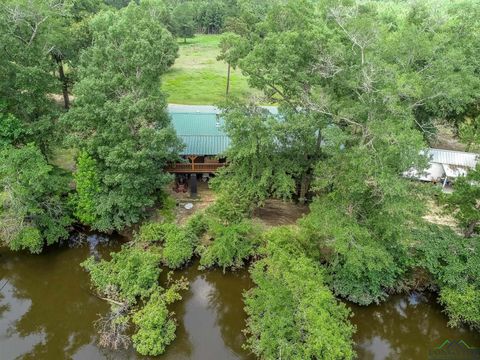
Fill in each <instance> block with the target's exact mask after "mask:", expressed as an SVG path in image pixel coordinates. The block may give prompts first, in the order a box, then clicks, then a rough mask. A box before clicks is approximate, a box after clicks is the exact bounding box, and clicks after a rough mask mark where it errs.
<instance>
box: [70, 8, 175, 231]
mask: <svg viewBox="0 0 480 360" xmlns="http://www.w3.org/2000/svg"><path fill="white" fill-rule="evenodd" d="M162 9H163V5H162V3H161V2H158V1H145V2H142V4H141V5H137V4H135V3H131V4H130V5H129V6H127V7H125V8H123V9H121V10H118V11H116V12H115V11H106V12H103V13H100V14H99V15H97V16H96V17H95V18H93V19H92V21H91V31H92V36H93V45H92V46H91V47H90V48H89V49H88V50H87V51H85V52H84V54H83V55H82V59H81V67H80V70H79V77H80V80H79V82H78V83H77V84H76V86H75V88H74V93H75V96H76V97H77V99H76V102H75V106H74V107H73V108H72V109H71V111H70V112H69V113H68V114H67V115H66V116H65V119H64V121H65V123H66V124H67V125H68V126H69V127H70V129H71V132H72V134H73V136H72V138H73V139H74V143H75V144H76V146H78V147H79V148H81V149H82V151H83V152H84V154H85V153H86V154H87V155H88V158H89V159H90V160H89V165H88V166H87V167H84V166H82V167H79V169H78V170H77V174H76V178H77V179H84V180H85V179H87V180H88V179H92V181H95V183H94V184H92V186H88V184H87V186H82V187H79V188H78V197H79V198H80V199H82V203H81V204H94V206H89V207H88V212H89V213H88V214H85V215H86V216H84V217H83V218H84V219H90V220H91V221H89V225H91V226H93V227H94V228H96V229H99V230H105V231H106V230H113V229H122V228H123V227H125V226H129V225H131V224H133V223H136V222H138V221H139V220H140V219H141V218H142V216H143V215H145V212H146V211H147V209H148V208H149V207H152V206H153V205H154V203H155V201H156V200H157V199H158V196H159V195H160V194H161V192H162V187H163V186H164V185H165V184H166V183H167V182H168V181H169V180H170V176H169V175H168V174H167V173H165V172H164V171H163V170H162V168H163V167H164V166H165V164H166V162H167V161H169V160H173V159H175V157H176V154H177V150H178V149H179V147H180V143H179V141H178V139H177V137H176V135H175V132H174V130H173V128H172V126H171V125H170V119H169V117H168V114H167V113H166V110H165V97H164V95H163V94H162V92H161V91H160V87H159V81H160V76H161V75H162V74H163V73H165V71H166V70H167V69H168V68H169V67H170V66H171V65H172V64H173V62H174V60H175V58H176V56H177V50H178V47H177V44H176V43H175V40H174V38H173V37H172V35H171V34H170V33H169V32H168V31H167V30H166V29H165V27H164V26H163V25H162V23H161V21H160V20H161V17H162V11H161V10H162ZM156 10H159V11H156ZM82 159H86V158H82ZM82 161H83V160H82ZM83 170H85V171H88V175H87V176H85V175H84V174H82V171H83ZM83 184H84V185H85V182H84V183H83ZM83 190H85V192H84V191H83ZM92 190H93V191H92ZM79 205H80V204H79ZM81 211H82V208H81V207H78V208H77V214H78V212H81ZM79 217H80V218H82V216H79Z"/></svg>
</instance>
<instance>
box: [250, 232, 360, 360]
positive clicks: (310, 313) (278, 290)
mask: <svg viewBox="0 0 480 360" xmlns="http://www.w3.org/2000/svg"><path fill="white" fill-rule="evenodd" d="M265 237H266V245H265V249H264V255H265V258H264V259H262V260H260V261H258V262H256V263H255V265H254V266H253V268H252V269H251V276H252V279H253V282H254V283H255V285H256V286H255V287H254V288H252V289H251V290H249V291H248V292H246V294H245V305H246V307H245V310H246V312H247V315H248V316H249V318H248V320H247V329H246V331H247V334H248V335H249V338H248V340H247V343H246V347H247V348H248V349H249V350H251V351H252V352H253V353H254V354H255V355H257V356H258V357H259V358H261V359H266V360H267V359H298V360H301V359H353V358H354V354H355V353H354V351H353V349H352V338H351V337H352V334H353V332H354V328H353V326H352V325H351V324H350V323H349V322H348V317H349V314H350V312H349V310H348V309H347V307H346V306H345V305H344V304H341V303H338V302H337V300H336V299H335V297H334V296H333V294H332V293H331V292H330V290H329V289H328V287H327V286H326V285H325V282H324V272H323V270H322V269H321V268H320V267H319V266H318V264H316V263H315V262H314V261H312V260H311V259H309V258H308V257H306V256H305V255H304V254H303V251H302V250H301V249H300V247H299V246H298V243H296V242H295V237H296V234H295V233H294V231H292V230H290V229H286V228H278V229H275V230H272V231H271V232H269V233H268V234H267V235H266V236H265Z"/></svg>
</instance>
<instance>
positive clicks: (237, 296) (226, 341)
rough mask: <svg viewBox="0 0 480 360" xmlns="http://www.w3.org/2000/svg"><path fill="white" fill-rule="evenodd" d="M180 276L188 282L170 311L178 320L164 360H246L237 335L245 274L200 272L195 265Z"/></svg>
mask: <svg viewBox="0 0 480 360" xmlns="http://www.w3.org/2000/svg"><path fill="white" fill-rule="evenodd" d="M181 275H183V276H185V277H186V278H187V279H189V281H190V289H189V291H188V292H187V294H186V295H185V296H184V299H183V301H182V302H181V303H177V305H176V308H175V309H174V310H175V312H176V313H177V318H178V319H180V320H181V321H180V324H179V325H180V326H179V328H178V331H177V340H176V341H175V342H174V343H173V344H172V346H171V347H170V348H169V349H168V351H167V353H166V354H165V359H169V360H170V359H199V360H203V359H205V360H207V359H222V360H223V359H225V360H229V359H232V360H234V359H235V360H236V359H250V358H251V357H250V356H249V355H248V353H247V352H246V351H245V350H243V349H242V344H243V343H244V340H245V339H244V337H243V334H242V332H241V330H242V329H243V328H244V326H245V313H244V311H243V302H242V292H243V290H244V289H248V288H249V287H250V286H251V283H250V279H249V277H248V274H247V272H246V271H241V272H236V273H226V274H223V273H222V272H221V271H218V270H213V271H208V272H200V271H199V270H197V263H195V264H193V265H192V266H191V267H190V268H189V269H187V270H185V271H184V272H182V274H181Z"/></svg>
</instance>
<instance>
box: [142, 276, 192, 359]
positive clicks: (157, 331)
mask: <svg viewBox="0 0 480 360" xmlns="http://www.w3.org/2000/svg"><path fill="white" fill-rule="evenodd" d="M187 288H188V282H187V281H186V280H185V279H184V278H182V279H180V280H176V281H174V282H173V284H172V286H170V287H169V288H168V289H167V290H166V291H165V292H163V293H161V294H160V293H158V292H156V293H153V294H152V296H151V297H150V300H149V301H148V302H147V304H146V305H145V306H144V307H143V309H141V310H140V311H137V312H136V313H135V314H134V315H133V319H132V321H133V323H134V324H135V325H136V326H137V332H136V333H135V334H134V335H133V336H132V340H133V346H134V347H135V349H136V350H137V351H138V352H139V353H140V354H142V355H151V356H156V355H160V354H162V353H163V352H164V351H165V348H166V347H167V346H168V345H169V344H170V343H171V342H172V341H173V340H174V339H175V329H176V328H177V325H176V323H175V320H174V319H173V318H172V315H173V313H170V312H169V311H168V308H167V306H168V305H169V304H172V303H173V302H175V301H178V300H181V299H182V297H181V295H180V291H181V290H186V289H187Z"/></svg>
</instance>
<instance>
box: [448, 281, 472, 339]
mask: <svg viewBox="0 0 480 360" xmlns="http://www.w3.org/2000/svg"><path fill="white" fill-rule="evenodd" d="M440 303H441V304H442V305H443V306H445V312H446V313H447V314H448V316H449V318H450V321H449V324H450V325H451V326H459V325H461V323H465V324H467V325H470V326H471V327H472V328H474V329H476V330H480V290H479V289H477V288H475V287H474V286H473V285H468V286H467V287H465V288H463V289H455V288H451V287H445V288H443V289H442V290H440Z"/></svg>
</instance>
